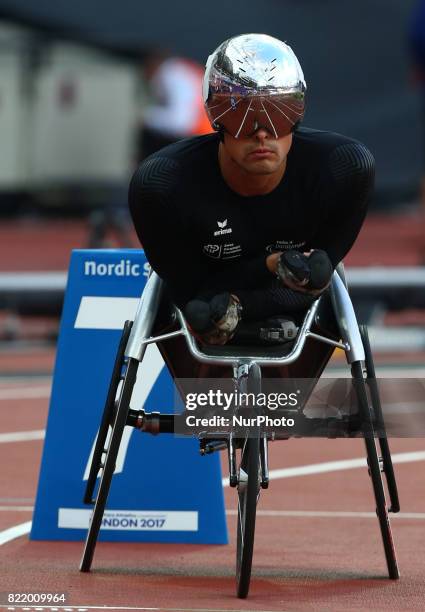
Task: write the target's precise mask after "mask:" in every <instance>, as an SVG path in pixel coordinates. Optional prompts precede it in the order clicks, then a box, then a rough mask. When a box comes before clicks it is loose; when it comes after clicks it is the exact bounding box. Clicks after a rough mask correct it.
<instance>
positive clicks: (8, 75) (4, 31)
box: [0, 26, 29, 189]
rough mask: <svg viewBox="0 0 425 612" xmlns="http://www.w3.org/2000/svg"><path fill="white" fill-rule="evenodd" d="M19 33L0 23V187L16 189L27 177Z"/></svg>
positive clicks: (25, 123)
mask: <svg viewBox="0 0 425 612" xmlns="http://www.w3.org/2000/svg"><path fill="white" fill-rule="evenodd" d="M23 40H24V35H23V33H22V32H21V31H20V30H19V29H16V28H11V27H3V26H0V188H1V189H16V188H19V187H20V186H22V184H23V183H24V182H25V180H26V178H27V177H28V173H29V168H28V158H27V146H28V141H27V131H28V107H27V104H26V99H25V96H24V95H23V70H22V52H21V44H22V42H23Z"/></svg>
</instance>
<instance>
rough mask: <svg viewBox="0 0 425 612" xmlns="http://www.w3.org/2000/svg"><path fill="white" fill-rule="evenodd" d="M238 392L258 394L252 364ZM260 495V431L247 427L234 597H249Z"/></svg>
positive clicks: (256, 370) (257, 375)
mask: <svg viewBox="0 0 425 612" xmlns="http://www.w3.org/2000/svg"><path fill="white" fill-rule="evenodd" d="M243 386H244V388H242V387H241V388H240V391H241V392H247V393H259V391H260V389H261V371H260V368H259V367H258V366H257V365H256V364H255V365H252V366H250V368H249V372H248V377H247V379H246V380H245V381H243ZM259 493H260V431H259V429H254V428H250V435H249V437H248V435H247V437H246V438H245V440H244V441H243V445H242V449H241V461H240V467H239V484H238V525H237V542H236V584H237V595H238V597H240V598H245V597H247V595H248V591H249V584H250V580H251V568H252V556H253V552H254V536H255V518H256V512H257V501H258V497H259Z"/></svg>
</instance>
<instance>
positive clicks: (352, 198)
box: [129, 128, 374, 318]
mask: <svg viewBox="0 0 425 612" xmlns="http://www.w3.org/2000/svg"><path fill="white" fill-rule="evenodd" d="M218 147H219V137H218V135H217V134H210V135H207V136H199V137H194V138H188V139H185V140H182V141H180V142H177V143H175V144H173V145H170V146H168V147H165V148H164V149H161V150H160V151H158V152H157V153H155V154H154V155H152V156H150V157H149V158H148V159H146V160H145V161H144V162H143V163H142V164H141V166H140V167H139V168H138V170H137V171H136V172H135V174H134V176H133V178H132V181H131V183H130V189H129V205H130V211H131V215H132V218H133V221H134V225H135V228H136V232H137V234H138V237H139V239H140V242H141V243H142V246H143V248H144V249H145V253H146V256H147V258H148V261H149V262H150V264H151V266H152V268H153V269H154V270H155V271H156V272H157V273H158V274H159V276H160V277H161V278H163V279H164V280H165V281H166V284H167V286H168V288H169V290H170V292H171V295H172V297H173V299H174V300H175V302H176V303H177V304H178V305H179V306H180V307H183V306H184V304H186V303H187V301H188V300H190V299H192V298H194V297H196V296H202V295H214V294H215V293H219V292H221V291H225V290H227V291H231V292H233V293H236V294H239V295H240V296H242V302H243V300H244V296H246V295H248V293H249V292H252V295H254V294H255V290H256V291H259V292H260V293H258V299H260V300H261V290H262V288H270V287H271V285H272V284H273V283H272V281H273V279H274V276H273V275H272V274H271V273H270V272H269V271H268V269H267V267H266V263H265V260H266V257H267V256H268V255H269V254H270V253H273V252H276V251H284V250H285V249H296V250H300V251H308V250H310V249H323V250H325V251H326V252H327V253H328V255H329V257H330V259H331V261H332V264H333V266H336V265H337V264H338V263H339V262H340V261H341V260H342V259H343V258H344V256H345V255H346V254H347V253H348V251H349V250H350V248H351V247H352V245H353V243H354V241H355V239H356V237H357V235H358V233H359V231H360V228H361V226H362V223H363V221H364V218H365V214H366V209H367V202H368V198H369V195H370V193H371V191H372V189H373V182H374V160H373V157H372V155H371V153H370V152H369V151H368V149H367V148H366V147H365V146H364V145H362V144H361V143H359V142H357V141H354V140H351V139H349V138H346V137H344V136H341V135H339V134H334V133H331V132H323V131H318V130H311V129H307V128H299V129H298V130H297V131H296V132H295V133H294V137H293V144H292V147H291V149H290V151H289V154H288V158H287V165H286V170H285V174H284V176H283V178H282V180H281V182H280V183H279V185H278V186H277V187H276V188H275V189H274V190H273V191H272V192H270V193H268V194H266V195H261V196H253V197H246V196H241V195H239V194H238V193H236V192H234V191H232V190H231V189H230V187H229V186H228V185H227V183H226V182H225V181H224V179H223V177H222V175H221V172H220V167H219V163H218ZM284 291H286V293H287V297H288V298H290V299H289V301H290V302H291V299H292V298H294V293H296V296H295V297H297V298H299V299H301V301H302V300H305V296H303V295H302V294H300V293H298V292H292V291H291V290H289V289H285V290H284ZM280 293H281V295H282V291H281V292H280ZM246 306H247V310H248V313H247V314H248V318H249V310H250V306H249V304H247V305H246ZM272 310H273V309H272ZM254 311H255V308H254V310H253V312H252V315H253V317H254ZM272 314H273V313H272ZM251 318H252V317H251Z"/></svg>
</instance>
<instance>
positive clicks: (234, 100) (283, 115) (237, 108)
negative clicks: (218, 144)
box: [206, 92, 304, 138]
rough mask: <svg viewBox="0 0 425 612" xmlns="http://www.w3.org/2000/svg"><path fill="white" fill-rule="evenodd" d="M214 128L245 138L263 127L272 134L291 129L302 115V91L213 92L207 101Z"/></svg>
mask: <svg viewBox="0 0 425 612" xmlns="http://www.w3.org/2000/svg"><path fill="white" fill-rule="evenodd" d="M206 109H207V112H208V115H209V118H210V121H211V123H212V125H213V127H214V128H215V129H219V128H220V127H221V128H224V129H225V130H226V132H228V133H229V134H231V135H232V136H233V137H234V138H246V137H247V136H251V135H252V134H253V133H255V132H256V131H257V130H258V129H260V128H264V129H266V130H267V131H268V132H270V134H271V135H272V136H274V138H282V137H283V136H287V135H288V134H290V133H291V132H293V131H294V128H295V127H296V125H297V124H298V123H299V122H300V121H301V120H302V118H303V116H304V94H303V93H298V92H297V93H285V94H274V95H263V96H262V95H256V96H237V95H231V94H230V95H229V93H225V94H222V93H215V94H213V95H211V96H210V98H209V99H208V100H207V103H206Z"/></svg>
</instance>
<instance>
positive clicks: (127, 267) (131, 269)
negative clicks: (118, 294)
mask: <svg viewBox="0 0 425 612" xmlns="http://www.w3.org/2000/svg"><path fill="white" fill-rule="evenodd" d="M140 267H141V266H140V264H138V263H134V262H132V261H131V260H130V259H121V261H119V262H118V263H99V262H97V261H85V262H84V276H140V275H141V274H142V272H141V271H140ZM149 272H150V265H149V264H148V262H146V263H145V264H144V265H143V276H146V277H147V276H149Z"/></svg>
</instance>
